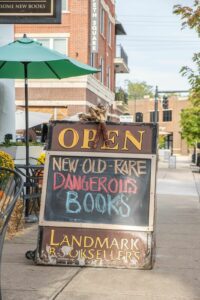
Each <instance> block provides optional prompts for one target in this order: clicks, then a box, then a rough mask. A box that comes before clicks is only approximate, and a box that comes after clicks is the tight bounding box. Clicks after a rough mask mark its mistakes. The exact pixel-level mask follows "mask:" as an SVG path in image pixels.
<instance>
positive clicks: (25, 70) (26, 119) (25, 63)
mask: <svg viewBox="0 0 200 300" xmlns="http://www.w3.org/2000/svg"><path fill="white" fill-rule="evenodd" d="M23 64H24V79H25V145H26V183H25V184H26V197H27V198H26V201H25V217H26V218H28V216H29V205H30V203H29V199H28V196H29V195H30V186H29V136H28V127H29V118H28V117H29V116H28V62H24V63H23Z"/></svg>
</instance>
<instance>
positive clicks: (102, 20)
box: [100, 7, 105, 35]
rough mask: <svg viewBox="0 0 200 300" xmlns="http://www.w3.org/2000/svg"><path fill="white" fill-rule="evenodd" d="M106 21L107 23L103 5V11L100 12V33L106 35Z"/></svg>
mask: <svg viewBox="0 0 200 300" xmlns="http://www.w3.org/2000/svg"><path fill="white" fill-rule="evenodd" d="M104 23H105V11H104V9H103V7H101V13H100V33H101V34H102V35H104Z"/></svg>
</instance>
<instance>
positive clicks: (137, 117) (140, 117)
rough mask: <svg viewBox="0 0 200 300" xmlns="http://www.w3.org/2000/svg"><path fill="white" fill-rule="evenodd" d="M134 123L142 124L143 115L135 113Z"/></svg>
mask: <svg viewBox="0 0 200 300" xmlns="http://www.w3.org/2000/svg"><path fill="white" fill-rule="evenodd" d="M135 122H143V113H141V112H137V113H136V114H135Z"/></svg>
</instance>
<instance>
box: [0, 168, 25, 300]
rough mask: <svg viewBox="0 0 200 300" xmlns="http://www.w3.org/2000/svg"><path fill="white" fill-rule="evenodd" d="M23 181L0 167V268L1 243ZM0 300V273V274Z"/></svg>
mask: <svg viewBox="0 0 200 300" xmlns="http://www.w3.org/2000/svg"><path fill="white" fill-rule="evenodd" d="M22 188H23V179H22V177H21V175H20V174H19V173H17V172H16V171H13V170H11V169H7V168H1V167H0V267H1V257H2V251H3V243H4V238H5V233H6V229H7V225H8V221H9V219H10V217H11V214H12V211H13V209H14V207H15V203H16V201H17V199H18V197H19V195H20V193H21V191H22ZM0 300H2V294H1V272H0Z"/></svg>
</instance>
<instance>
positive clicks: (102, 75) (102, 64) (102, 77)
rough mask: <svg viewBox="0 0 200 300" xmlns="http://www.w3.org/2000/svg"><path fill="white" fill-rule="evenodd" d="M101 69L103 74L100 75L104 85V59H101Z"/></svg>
mask: <svg viewBox="0 0 200 300" xmlns="http://www.w3.org/2000/svg"><path fill="white" fill-rule="evenodd" d="M100 68H101V73H100V76H101V78H100V80H101V82H102V83H104V60H103V58H102V57H101V59H100Z"/></svg>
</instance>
